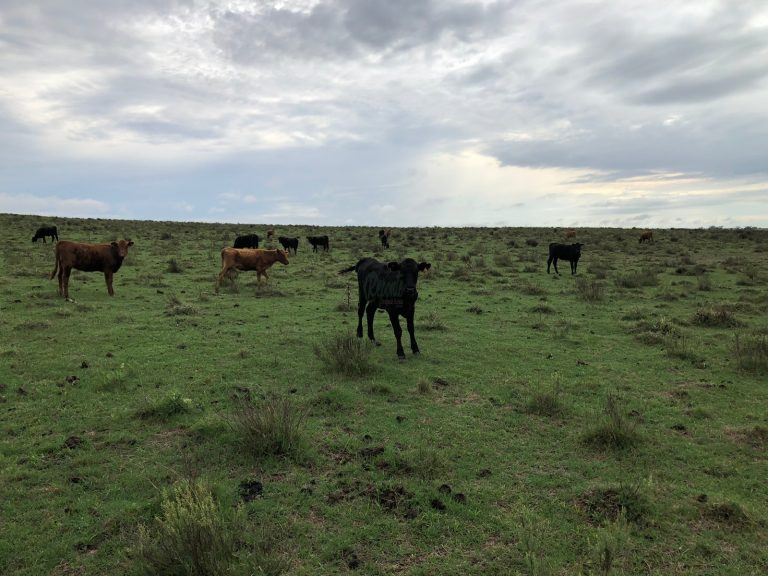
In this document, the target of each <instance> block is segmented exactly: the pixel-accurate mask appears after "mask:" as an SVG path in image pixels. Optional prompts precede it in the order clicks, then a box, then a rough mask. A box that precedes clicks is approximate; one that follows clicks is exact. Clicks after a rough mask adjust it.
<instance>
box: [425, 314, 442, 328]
mask: <svg viewBox="0 0 768 576" xmlns="http://www.w3.org/2000/svg"><path fill="white" fill-rule="evenodd" d="M419 328H421V329H422V330H445V322H443V321H442V320H441V319H440V316H438V315H437V314H436V313H434V312H429V313H428V314H426V315H425V316H424V317H423V318H422V320H421V322H420V323H419Z"/></svg>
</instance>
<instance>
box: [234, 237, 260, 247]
mask: <svg viewBox="0 0 768 576" xmlns="http://www.w3.org/2000/svg"><path fill="white" fill-rule="evenodd" d="M258 247H259V235H258V234H244V235H243V236H238V237H237V238H235V245H234V246H233V248H258Z"/></svg>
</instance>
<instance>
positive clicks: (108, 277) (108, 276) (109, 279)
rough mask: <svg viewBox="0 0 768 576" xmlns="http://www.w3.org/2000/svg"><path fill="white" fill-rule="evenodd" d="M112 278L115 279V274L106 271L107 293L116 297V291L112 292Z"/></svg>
mask: <svg viewBox="0 0 768 576" xmlns="http://www.w3.org/2000/svg"><path fill="white" fill-rule="evenodd" d="M112 277H113V273H112V271H111V270H105V271H104V280H105V281H106V283H107V292H109V295H110V296H114V295H115V291H114V290H112Z"/></svg>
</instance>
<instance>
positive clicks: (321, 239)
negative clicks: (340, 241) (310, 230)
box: [307, 236, 330, 252]
mask: <svg viewBox="0 0 768 576" xmlns="http://www.w3.org/2000/svg"><path fill="white" fill-rule="evenodd" d="M307 240H308V241H309V243H310V244H312V252H317V247H318V246H322V247H323V250H325V251H326V252H328V248H330V244H329V242H328V236H307Z"/></svg>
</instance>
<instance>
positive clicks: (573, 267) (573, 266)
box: [571, 260, 579, 274]
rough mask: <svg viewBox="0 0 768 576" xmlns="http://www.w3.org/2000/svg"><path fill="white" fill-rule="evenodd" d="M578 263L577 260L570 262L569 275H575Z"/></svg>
mask: <svg viewBox="0 0 768 576" xmlns="http://www.w3.org/2000/svg"><path fill="white" fill-rule="evenodd" d="M578 263H579V261H578V260H571V274H576V266H577V265H578Z"/></svg>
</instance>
